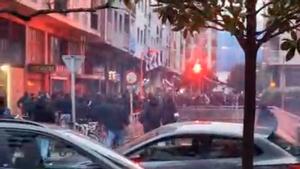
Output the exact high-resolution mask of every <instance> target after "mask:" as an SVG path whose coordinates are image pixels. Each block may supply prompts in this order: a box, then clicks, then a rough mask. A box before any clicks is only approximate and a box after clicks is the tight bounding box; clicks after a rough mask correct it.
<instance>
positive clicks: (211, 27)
mask: <svg viewBox="0 0 300 169" xmlns="http://www.w3.org/2000/svg"><path fill="white" fill-rule="evenodd" d="M203 28H210V29H215V30H218V31H225V29H222V28H218V27H216V26H209V25H207V26H204V27H203Z"/></svg>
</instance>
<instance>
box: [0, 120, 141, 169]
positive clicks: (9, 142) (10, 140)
mask: <svg viewBox="0 0 300 169" xmlns="http://www.w3.org/2000/svg"><path fill="white" fill-rule="evenodd" d="M0 153H1V155H0V168H1V169H2V168H3V169H141V167H139V166H138V165H137V164H135V163H133V162H131V161H130V160H128V159H126V158H125V157H123V156H121V155H119V154H117V153H115V152H114V151H112V150H110V149H107V148H105V147H104V146H102V145H100V144H98V143H97V142H94V141H92V140H90V139H89V138H86V137H85V136H83V135H79V134H77V133H75V132H73V131H71V130H67V129H64V130H63V129H53V128H50V127H48V126H46V125H42V124H39V123H34V122H29V121H16V120H0Z"/></svg>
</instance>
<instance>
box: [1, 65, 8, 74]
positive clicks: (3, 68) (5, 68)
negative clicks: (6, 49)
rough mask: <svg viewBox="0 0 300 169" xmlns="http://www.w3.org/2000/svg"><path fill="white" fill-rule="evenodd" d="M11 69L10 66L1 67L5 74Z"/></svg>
mask: <svg viewBox="0 0 300 169" xmlns="http://www.w3.org/2000/svg"><path fill="white" fill-rule="evenodd" d="M9 68H10V65H6V64H5V65H2V66H0V70H1V71H3V72H7V71H8V70H9Z"/></svg>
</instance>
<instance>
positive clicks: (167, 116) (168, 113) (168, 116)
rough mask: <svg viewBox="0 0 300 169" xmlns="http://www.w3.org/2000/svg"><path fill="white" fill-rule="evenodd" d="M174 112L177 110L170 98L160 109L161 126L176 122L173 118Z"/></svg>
mask: <svg viewBox="0 0 300 169" xmlns="http://www.w3.org/2000/svg"><path fill="white" fill-rule="evenodd" d="M176 112H177V109H176V106H175V103H174V102H173V100H172V99H171V98H168V99H167V100H165V101H164V103H163V108H162V113H163V114H162V124H163V125H166V124H169V123H174V122H176V118H175V116H174V114H175V113H176Z"/></svg>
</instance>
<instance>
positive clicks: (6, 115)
mask: <svg viewBox="0 0 300 169" xmlns="http://www.w3.org/2000/svg"><path fill="white" fill-rule="evenodd" d="M0 119H14V117H13V116H12V115H11V113H10V111H9V110H8V109H7V108H0Z"/></svg>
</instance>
